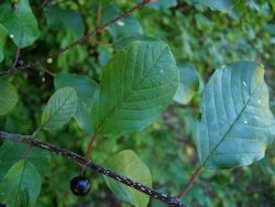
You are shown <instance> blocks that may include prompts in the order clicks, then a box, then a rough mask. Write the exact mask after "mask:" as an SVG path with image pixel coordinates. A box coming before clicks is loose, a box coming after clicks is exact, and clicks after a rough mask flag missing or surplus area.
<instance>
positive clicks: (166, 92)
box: [92, 41, 179, 134]
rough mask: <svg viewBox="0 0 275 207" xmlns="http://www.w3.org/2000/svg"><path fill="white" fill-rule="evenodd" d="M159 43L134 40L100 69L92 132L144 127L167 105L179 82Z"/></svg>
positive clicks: (167, 52) (169, 55) (171, 60)
mask: <svg viewBox="0 0 275 207" xmlns="http://www.w3.org/2000/svg"><path fill="white" fill-rule="evenodd" d="M178 79H179V77H178V69H177V66H176V63H175V60H174V57H173V55H172V53H171V51H170V49H169V48H168V46H167V45H166V44H164V43H163V42H156V41H154V42H142V41H137V42H134V43H131V44H129V45H128V46H127V47H124V48H123V49H122V50H120V51H119V52H117V53H116V54H115V55H114V56H113V58H112V59H111V60H110V61H109V62H108V64H107V65H106V66H105V68H104V69H103V71H102V76H101V83H100V92H99V95H98V97H97V102H96V103H97V105H96V106H95V107H94V108H93V111H92V115H93V121H94V126H95V129H96V132H97V133H99V134H119V133H122V132H125V131H134V130H139V129H142V128H144V127H146V126H147V125H148V124H150V123H151V122H152V121H154V120H155V119H156V118H158V117H159V116H160V114H161V112H162V111H163V110H164V109H165V108H166V107H167V105H168V103H169V102H170V101H171V100H172V98H173V96H174V95H175V92H176V89H177V87H178V82H179V80H178Z"/></svg>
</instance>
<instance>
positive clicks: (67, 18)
mask: <svg viewBox="0 0 275 207" xmlns="http://www.w3.org/2000/svg"><path fill="white" fill-rule="evenodd" d="M44 14H45V16H46V19H47V23H48V25H49V26H50V27H51V28H52V29H55V30H57V31H60V30H64V31H66V32H70V33H72V34H73V35H74V37H75V38H76V39H79V38H81V37H82V36H83V35H84V23H83V19H82V16H81V15H80V13H78V12H76V11H73V10H66V9H63V8H61V7H58V6H51V7H46V8H45V9H44Z"/></svg>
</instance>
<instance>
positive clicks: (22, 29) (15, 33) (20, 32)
mask: <svg viewBox="0 0 275 207" xmlns="http://www.w3.org/2000/svg"><path fill="white" fill-rule="evenodd" d="M16 4H17V5H16V8H12V6H11V3H10V2H9V1H5V2H3V3H2V4H0V25H2V26H3V27H4V28H5V29H6V30H7V32H8V33H9V35H10V37H11V39H12V40H13V41H14V43H15V44H16V45H17V46H18V47H20V48H23V47H27V46H29V45H31V44H32V43H33V42H34V41H35V40H36V39H37V38H38V37H39V29H38V24H37V20H36V18H35V16H34V15H33V13H32V10H31V8H30V5H29V1H28V0H20V1H18V2H17V3H16Z"/></svg>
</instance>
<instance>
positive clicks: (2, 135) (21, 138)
mask: <svg viewBox="0 0 275 207" xmlns="http://www.w3.org/2000/svg"><path fill="white" fill-rule="evenodd" d="M0 139H4V140H9V141H14V142H19V143H24V144H28V145H31V146H33V147H37V148H40V149H43V150H47V151H48V152H51V153H55V154H57V155H60V156H63V157H65V158H66V159H69V160H72V161H74V162H75V163H77V164H78V165H80V166H85V167H87V168H90V169H92V170H95V171H96V172H98V173H100V174H103V175H105V176H108V177H110V178H112V179H115V180H116V181H118V182H120V183H123V184H125V185H127V186H129V187H131V188H135V189H136V190H138V191H140V192H143V193H145V194H147V195H148V196H150V197H152V198H156V199H158V200H160V201H162V202H163V203H166V204H168V205H169V206H172V207H186V206H185V205H184V204H182V203H181V202H180V200H179V199H178V198H176V197H171V196H168V195H166V194H164V193H160V192H158V191H157V190H156V189H153V188H150V187H147V186H145V185H143V184H141V183H138V182H136V181H134V180H132V179H130V178H127V177H125V176H123V175H120V174H118V173H116V172H113V171H112V170H110V169H107V168H105V167H102V166H100V165H98V164H96V163H94V162H92V161H89V160H87V159H85V158H84V157H82V156H80V155H78V154H76V153H74V152H71V151H69V150H66V149H63V148H60V147H58V146H55V145H51V144H48V143H45V142H41V141H39V140H38V139H37V138H34V137H32V135H20V134H11V133H7V132H3V131H0Z"/></svg>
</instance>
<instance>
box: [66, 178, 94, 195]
mask: <svg viewBox="0 0 275 207" xmlns="http://www.w3.org/2000/svg"><path fill="white" fill-rule="evenodd" d="M90 188H91V185H90V181H89V179H88V178H87V177H85V176H77V177H74V178H73V179H72V180H71V191H72V192H73V193H74V194H75V195H77V196H85V195H86V194H87V193H89V191H90Z"/></svg>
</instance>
